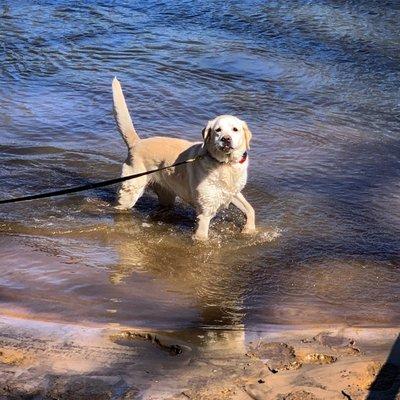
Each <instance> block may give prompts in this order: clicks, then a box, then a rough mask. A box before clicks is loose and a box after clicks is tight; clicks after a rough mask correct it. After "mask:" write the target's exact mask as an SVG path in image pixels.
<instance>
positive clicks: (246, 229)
mask: <svg viewBox="0 0 400 400" xmlns="http://www.w3.org/2000/svg"><path fill="white" fill-rule="evenodd" d="M242 233H243V234H244V235H253V234H254V233H256V227H255V226H245V227H244V228H243V229H242Z"/></svg>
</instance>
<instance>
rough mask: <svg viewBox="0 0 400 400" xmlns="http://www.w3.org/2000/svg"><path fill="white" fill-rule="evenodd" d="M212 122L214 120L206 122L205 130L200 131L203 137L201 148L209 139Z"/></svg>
mask: <svg viewBox="0 0 400 400" xmlns="http://www.w3.org/2000/svg"><path fill="white" fill-rule="evenodd" d="M213 122H214V120H210V121H208V122H207V125H206V126H205V128H204V129H203V130H202V131H201V134H202V135H203V142H204V143H203V146H204V144H205V143H206V142H207V139H208V138H209V137H210V134H211V125H212V123H213Z"/></svg>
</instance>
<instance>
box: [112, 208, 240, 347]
mask: <svg viewBox="0 0 400 400" xmlns="http://www.w3.org/2000/svg"><path fill="white" fill-rule="evenodd" d="M158 218H161V219H164V220H165V219H168V218H169V217H168V213H167V214H165V215H164V217H163V216H162V214H158V215H157V216H156V217H155V219H158ZM115 222H116V231H117V232H119V233H120V234H121V237H120V238H117V239H116V240H115V243H114V246H115V249H116V251H117V255H118V258H119V262H118V263H117V265H115V266H114V267H113V269H112V271H111V273H110V280H111V282H112V283H113V284H116V285H118V284H121V283H124V282H125V281H126V280H128V279H129V277H130V275H131V274H133V273H135V272H138V271H140V272H142V273H143V272H144V273H146V274H148V275H150V276H152V277H154V278H155V279H156V280H157V281H158V282H159V283H161V285H162V284H163V282H164V283H165V286H166V287H169V288H171V287H172V288H173V289H174V291H176V292H177V293H180V294H182V295H183V296H185V297H189V298H191V299H192V302H194V304H195V306H196V308H198V310H199V314H200V321H199V324H198V326H194V327H193V326H192V327H191V328H188V329H183V330H178V331H176V332H174V337H176V339H177V340H182V341H184V342H187V343H189V342H190V346H196V348H197V350H199V351H203V352H208V351H212V352H214V354H215V352H217V351H221V352H223V353H240V354H243V353H244V352H245V348H244V339H245V336H244V329H243V328H244V325H243V311H242V301H243V295H244V293H243V292H244V291H245V289H246V288H245V280H244V277H243V274H240V270H241V266H240V265H239V264H238V259H239V260H240V258H241V257H240V256H241V255H243V254H241V250H240V249H239V250H238V251H235V249H232V247H231V246H229V243H226V244H224V243H222V244H221V243H219V245H218V246H215V243H213V241H210V242H209V243H207V244H201V245H196V244H193V242H192V241H191V239H190V236H189V235H184V234H182V233H180V234H178V233H176V232H175V233H171V231H166V229H168V228H166V227H165V226H166V224H163V225H162V226H160V225H159V224H157V223H154V221H153V223H152V224H151V226H150V227H147V228H143V226H142V225H143V220H141V219H140V218H135V217H132V215H129V214H124V215H117V216H116V219H115ZM182 223H183V224H184V223H185V221H181V224H182ZM144 224H145V225H146V223H144ZM149 225H150V224H149ZM172 228H173V229H176V226H175V227H174V226H170V229H172ZM228 240H230V239H228ZM238 272H239V273H238Z"/></svg>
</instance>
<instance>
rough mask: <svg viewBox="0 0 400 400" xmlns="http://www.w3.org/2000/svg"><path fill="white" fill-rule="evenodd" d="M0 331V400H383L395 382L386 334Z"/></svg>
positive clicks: (0, 322)
mask: <svg viewBox="0 0 400 400" xmlns="http://www.w3.org/2000/svg"><path fill="white" fill-rule="evenodd" d="M0 327H1V334H0V380H1V386H0V390H1V392H0V398H1V399H66V400H67V399H68V400H74V399H93V400H95V399H121V400H123V399H124V400H127V399H143V400H167V399H168V400H172V399H174V400H178V399H182V400H183V399H194V400H224V399H226V400H228V399H229V400H247V399H255V400H268V399H271V400H315V399H320V400H323V399H332V400H333V399H353V400H361V399H381V400H384V399H395V398H397V397H396V395H397V391H398V389H399V384H400V382H399V374H398V371H399V366H398V352H399V349H398V347H399V344H398V343H397V344H396V339H397V335H398V330H396V329H392V328H382V329H373V328H351V327H334V326H330V327H328V326H325V327H303V328H301V329H295V328H293V327H292V328H287V329H285V328H283V327H279V329H277V328H276V327H275V328H273V327H271V328H270V330H269V331H268V332H248V333H246V335H244V332H243V331H240V330H237V331H219V332H218V331H215V332H208V333H205V334H203V335H202V334H201V333H200V332H199V333H198V334H197V335H196V334H195V332H191V333H190V334H189V333H188V332H185V334H180V333H179V332H158V331H151V332H150V331H144V330H141V329H132V328H129V327H122V326H114V327H112V326H99V325H91V326H85V325H73V324H63V323H57V322H44V321H35V320H28V319H24V318H22V314H20V316H19V317H18V318H17V317H1V319H0ZM245 336H246V337H245ZM185 337H186V339H185ZM196 337H197V341H196V340H194V338H196ZM393 346H394V347H396V346H397V349H396V348H394V349H392V347H393Z"/></svg>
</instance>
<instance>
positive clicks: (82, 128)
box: [0, 0, 400, 335]
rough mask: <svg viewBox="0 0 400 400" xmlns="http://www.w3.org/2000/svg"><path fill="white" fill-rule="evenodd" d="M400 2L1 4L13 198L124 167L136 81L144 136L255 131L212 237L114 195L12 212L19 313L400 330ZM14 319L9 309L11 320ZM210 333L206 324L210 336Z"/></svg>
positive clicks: (11, 275)
mask: <svg viewBox="0 0 400 400" xmlns="http://www.w3.org/2000/svg"><path fill="white" fill-rule="evenodd" d="M398 12H399V6H398V4H397V2H395V1H393V2H390V1H388V2H385V6H383V5H382V4H381V2H378V1H369V2H367V1H360V2H356V1H350V0H349V1H345V2H341V3H340V4H339V3H337V2H333V1H327V2H310V1H299V2H296V3H292V2H284V1H279V0H277V1H271V2H261V1H260V2H259V1H247V0H245V1H242V2H236V1H233V2H229V3H224V4H222V3H218V2H217V3H213V4H210V3H209V2H203V1H200V2H196V3H193V2H190V3H189V2H186V1H183V2H175V1H169V2H164V3H163V2H161V3H160V2H152V1H150V2H146V5H140V4H138V3H137V4H136V3H132V4H131V3H129V4H128V3H126V4H120V5H113V6H111V5H110V4H108V3H107V2H101V1H99V2H97V3H96V4H94V3H93V4H91V3H87V4H86V3H85V4H83V3H82V4H80V5H79V6H78V5H76V4H75V3H72V2H70V1H62V2H57V4H52V2H44V3H43V4H41V5H40V6H39V5H35V4H23V2H21V3H19V2H12V1H10V2H8V1H6V2H3V3H2V4H1V5H0V20H1V23H2V30H1V32H0V40H1V44H2V49H3V51H2V52H1V53H0V60H1V63H0V69H1V72H2V73H1V77H0V80H1V85H0V98H1V100H0V101H1V107H0V128H1V130H0V137H1V143H0V158H1V165H2V168H1V170H0V180H1V188H2V196H1V197H2V198H8V197H14V196H20V195H28V194H32V193H36V192H42V191H43V192H44V191H48V190H54V189H56V188H62V187H68V186H74V185H84V184H87V183H88V182H92V181H99V180H103V179H110V178H112V177H116V176H118V175H119V174H120V168H121V164H122V162H123V161H124V159H125V157H126V149H125V147H124V144H123V142H122V139H121V138H120V137H119V135H118V132H117V130H116V128H115V125H114V121H113V116H112V112H111V107H112V99H111V79H112V78H113V77H114V76H115V75H116V76H118V78H119V79H120V80H121V81H122V83H123V85H124V90H125V92H126V96H127V100H128V103H129V106H130V109H131V112H132V115H133V118H134V121H135V126H136V127H137V129H138V132H139V133H140V135H141V136H142V137H150V136H154V135H160V134H165V135H170V136H174V137H185V138H189V139H191V140H200V139H201V130H202V128H203V126H204V125H205V123H206V121H207V120H208V119H210V118H211V117H213V116H215V115H217V114H225V113H232V114H235V115H238V116H240V117H242V118H243V119H245V120H246V121H247V122H248V124H249V126H250V128H251V129H252V131H253V142H252V146H251V150H250V153H249V158H250V176H249V182H248V185H247V187H246V189H245V194H246V197H247V198H248V199H249V201H250V202H251V203H252V205H253V206H254V208H255V210H256V217H257V226H258V231H257V233H256V234H255V235H254V236H244V235H241V234H240V228H241V226H242V225H243V223H244V219H243V217H242V216H241V215H240V213H239V212H237V210H234V208H233V207H232V208H230V209H229V210H225V211H223V212H221V213H220V214H219V216H218V217H217V218H216V219H215V221H213V223H212V226H211V238H210V241H209V242H208V243H201V244H196V245H195V244H193V242H192V240H191V235H192V229H193V226H194V220H195V216H194V213H193V211H192V210H190V209H189V208H187V207H186V206H185V205H182V204H179V205H178V206H177V207H176V208H175V209H174V210H173V211H170V212H164V213H161V212H159V211H158V210H157V204H156V201H155V198H154V196H152V195H151V194H149V195H146V196H144V198H143V199H141V200H140V201H139V203H138V205H137V207H136V208H135V209H134V210H133V211H132V212H131V213H122V214H121V213H116V211H115V210H114V208H113V204H114V200H115V193H116V189H117V188H116V187H109V188H104V189H99V190H96V191H91V192H87V193H86V192H85V193H81V194H77V195H72V196H68V197H62V198H55V199H46V200H42V201H37V202H30V203H24V204H16V205H7V206H2V207H1V209H0V229H1V233H2V235H1V236H0V254H1V262H0V284H1V287H2V293H3V294H2V301H3V302H4V304H5V305H7V307H8V309H9V310H13V309H24V310H27V311H28V312H30V313H31V314H32V315H37V318H43V319H57V320H68V321H75V322H76V321H91V322H106V323H110V324H122V325H123V324H125V325H136V326H143V327H161V328H168V329H173V328H182V327H185V328H187V329H189V330H190V329H192V328H198V327H207V328H210V329H215V328H221V327H230V328H234V327H236V328H238V329H240V330H241V329H252V328H256V327H257V326H261V325H265V324H307V323H334V322H339V323H346V324H359V325H367V324H375V325H378V324H382V325H384V324H394V323H398V322H399V315H400V312H399V311H400V309H399V304H400V303H399V301H398V300H399V299H398V293H399V289H400V286H399V285H400V284H399V282H400V280H399V270H398V262H399V253H400V241H399V237H400V236H399V233H400V232H399V227H400V211H399V210H400V209H399V207H398V203H399V202H398V193H399V190H400V185H399V182H400V173H399V171H400V169H399V164H400V160H399V151H398V150H399V148H400V144H399V120H398V106H399V104H398V88H399V86H398V85H399V84H398V82H399V81H400V70H399V65H400V64H399V61H400V59H399V57H400V56H399V55H400V51H399V47H400V45H399V43H400V40H399V39H400V36H399V32H400V26H399V19H398ZM9 312H11V311H9ZM210 335H211V333H210Z"/></svg>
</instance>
